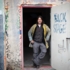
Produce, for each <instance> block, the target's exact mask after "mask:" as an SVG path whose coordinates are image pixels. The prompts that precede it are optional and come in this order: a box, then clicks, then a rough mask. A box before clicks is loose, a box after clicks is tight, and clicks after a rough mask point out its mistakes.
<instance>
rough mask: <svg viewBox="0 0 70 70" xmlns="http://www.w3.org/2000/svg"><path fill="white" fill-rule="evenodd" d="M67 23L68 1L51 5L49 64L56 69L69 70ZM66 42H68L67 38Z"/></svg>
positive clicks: (68, 15)
mask: <svg viewBox="0 0 70 70" xmlns="http://www.w3.org/2000/svg"><path fill="white" fill-rule="evenodd" d="M69 25H70V3H67V4H63V5H60V6H56V7H53V8H52V9H51V34H52V38H51V40H52V43H51V55H52V56H51V65H52V67H53V68H55V69H58V70H70V69H69V65H70V62H69V60H68V59H69V57H68V56H69V55H68V48H67V47H68V46H67V41H66V38H67V37H69V38H70V27H69ZM68 42H70V40H69V39H68ZM69 46H70V45H69ZM69 52H70V50H69Z"/></svg>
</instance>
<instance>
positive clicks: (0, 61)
mask: <svg viewBox="0 0 70 70" xmlns="http://www.w3.org/2000/svg"><path fill="white" fill-rule="evenodd" d="M3 42H4V33H3V15H0V70H4V43H3Z"/></svg>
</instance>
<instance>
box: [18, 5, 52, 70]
mask: <svg viewBox="0 0 70 70" xmlns="http://www.w3.org/2000/svg"><path fill="white" fill-rule="evenodd" d="M51 7H52V5H51V6H47V5H46V6H43V5H41V6H34V5H33V6H29V5H27V6H19V14H20V30H21V31H22V33H21V35H20V50H21V52H20V53H21V54H20V55H21V61H22V63H21V66H22V70H24V69H25V70H33V69H31V68H24V58H23V55H24V53H23V22H22V19H23V17H22V15H23V11H22V9H23V8H51ZM41 68H43V69H46V68H51V66H43V67H41Z"/></svg>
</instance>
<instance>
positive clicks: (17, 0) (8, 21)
mask: <svg viewBox="0 0 70 70" xmlns="http://www.w3.org/2000/svg"><path fill="white" fill-rule="evenodd" d="M47 1H48V2H47ZM52 1H53V4H57V3H58V4H59V3H61V1H60V2H58V1H57V0H4V6H5V7H4V8H5V57H6V60H7V61H5V62H6V63H7V65H6V66H7V68H11V69H12V70H21V68H22V67H21V64H22V63H21V62H22V60H21V59H22V58H21V45H22V44H21V41H20V40H21V33H20V30H21V28H22V27H21V26H20V22H21V21H20V17H21V16H20V15H21V14H20V13H21V11H20V9H21V8H20V7H19V8H18V6H20V5H21V4H23V3H24V4H47V3H51V2H52ZM55 2H56V3H55ZM64 3H65V1H64ZM20 44H21V45H20ZM11 69H10V70H11Z"/></svg>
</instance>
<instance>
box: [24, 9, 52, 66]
mask: <svg viewBox="0 0 70 70" xmlns="http://www.w3.org/2000/svg"><path fill="white" fill-rule="evenodd" d="M39 15H41V16H42V17H43V20H44V22H45V23H46V24H47V25H48V26H49V27H50V8H23V35H24V36H23V38H24V39H23V40H24V46H23V47H24V66H25V67H29V66H32V55H33V50H32V48H29V39H28V30H29V29H30V27H31V26H32V25H33V24H35V23H36V21H37V17H38V16H39ZM48 43H49V46H50V40H49V41H48ZM50 58H51V57H50V48H49V49H47V53H46V56H45V58H44V59H43V60H42V62H41V65H47V66H48V65H50Z"/></svg>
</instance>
